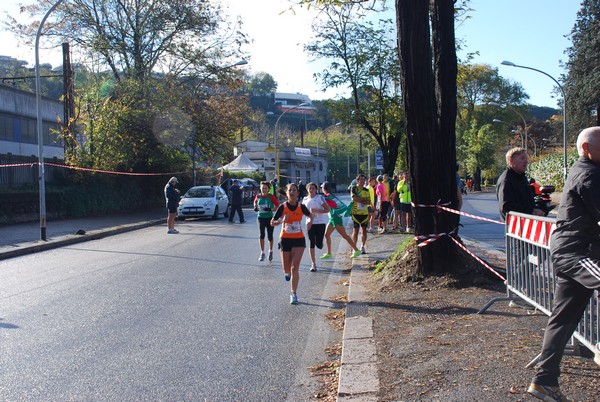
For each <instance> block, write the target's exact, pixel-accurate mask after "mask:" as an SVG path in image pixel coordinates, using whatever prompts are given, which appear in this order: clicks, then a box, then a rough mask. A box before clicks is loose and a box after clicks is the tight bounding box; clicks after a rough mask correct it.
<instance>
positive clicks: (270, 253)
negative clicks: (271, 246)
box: [269, 250, 273, 261]
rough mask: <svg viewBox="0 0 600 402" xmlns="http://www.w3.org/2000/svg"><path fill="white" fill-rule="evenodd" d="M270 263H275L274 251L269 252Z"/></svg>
mask: <svg viewBox="0 0 600 402" xmlns="http://www.w3.org/2000/svg"><path fill="white" fill-rule="evenodd" d="M269 261H273V250H269Z"/></svg>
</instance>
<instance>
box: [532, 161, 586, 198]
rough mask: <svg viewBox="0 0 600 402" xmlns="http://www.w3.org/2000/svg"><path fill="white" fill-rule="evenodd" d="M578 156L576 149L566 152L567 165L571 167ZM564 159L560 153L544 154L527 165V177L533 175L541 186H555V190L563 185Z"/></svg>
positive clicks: (559, 189)
mask: <svg viewBox="0 0 600 402" xmlns="http://www.w3.org/2000/svg"><path fill="white" fill-rule="evenodd" d="M578 157H579V156H578V155H577V151H569V152H568V153H567V167H568V168H571V166H573V163H575V161H576V160H577V158H578ZM563 166H564V160H563V154H562V153H556V154H551V155H546V156H544V157H543V158H542V159H539V160H537V161H535V162H533V163H531V164H530V165H529V168H528V172H529V177H533V178H534V179H535V181H536V182H537V183H538V184H539V185H541V186H555V187H556V191H558V192H560V191H562V189H563V187H564V177H563V176H564V175H563V169H564V167H563Z"/></svg>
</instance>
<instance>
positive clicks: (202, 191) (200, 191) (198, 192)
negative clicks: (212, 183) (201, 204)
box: [185, 188, 215, 198]
mask: <svg viewBox="0 0 600 402" xmlns="http://www.w3.org/2000/svg"><path fill="white" fill-rule="evenodd" d="M214 196H215V189H214V188H191V189H189V190H188V192H187V193H186V194H185V197H188V198H212V197H214Z"/></svg>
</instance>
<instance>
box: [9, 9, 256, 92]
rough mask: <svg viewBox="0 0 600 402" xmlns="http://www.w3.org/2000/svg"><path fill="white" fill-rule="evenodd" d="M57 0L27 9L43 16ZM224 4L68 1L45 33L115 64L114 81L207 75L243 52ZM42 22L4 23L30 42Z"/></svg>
mask: <svg viewBox="0 0 600 402" xmlns="http://www.w3.org/2000/svg"><path fill="white" fill-rule="evenodd" d="M54 3H55V0H38V1H37V3H33V4H31V5H29V6H26V7H24V9H25V10H26V11H27V12H28V13H29V14H30V16H31V17H34V18H35V17H37V16H40V15H43V14H44V13H45V12H46V10H49V9H50V7H51V6H52V5H53V4H54ZM223 18H224V17H223V13H222V10H221V9H220V6H219V5H218V4H217V3H216V2H214V1H206V0H148V1H138V0H65V1H63V3H61V5H60V6H59V7H58V8H57V9H56V11H55V12H54V13H53V14H52V15H51V16H50V17H49V19H48V21H47V22H46V24H45V32H44V36H45V37H49V38H51V39H52V40H54V41H61V42H62V41H68V42H71V43H72V44H74V46H73V47H74V48H75V49H76V51H79V52H83V53H84V54H85V55H86V58H85V59H84V61H85V62H86V63H89V62H90V61H94V62H99V63H100V65H101V66H107V67H108V68H110V70H111V72H112V74H113V77H114V79H115V80H117V81H120V80H121V79H128V78H135V79H137V80H144V79H147V78H148V77H149V76H150V75H151V73H152V72H153V71H156V70H159V71H163V72H168V73H169V74H171V75H175V76H180V75H200V76H201V75H202V74H204V73H206V72H207V71H211V68H213V69H214V66H218V65H222V64H223V60H227V59H229V58H232V57H237V56H239V46H240V45H241V44H243V43H245V41H246V39H245V37H244V35H243V34H242V33H241V32H239V31H237V30H235V29H233V28H231V27H228V26H227V24H226V23H225V20H224V19H223ZM38 24H39V23H38V22H37V21H34V22H32V23H30V24H23V23H21V22H20V21H18V20H17V19H16V17H15V16H8V18H7V20H6V21H5V23H4V25H5V26H6V27H7V28H8V29H10V30H11V31H13V32H14V33H16V34H18V35H20V36H21V37H22V38H23V39H25V40H28V41H31V40H32V39H33V37H32V35H33V33H35V32H36V30H37V25H38Z"/></svg>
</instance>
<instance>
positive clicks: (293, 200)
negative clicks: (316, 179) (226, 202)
mask: <svg viewBox="0 0 600 402" xmlns="http://www.w3.org/2000/svg"><path fill="white" fill-rule="evenodd" d="M303 187H304V186H303ZM318 190H319V187H318V186H317V184H316V183H313V182H310V183H308V184H307V185H306V191H307V194H306V196H305V197H303V198H302V199H301V198H300V187H299V185H297V184H295V183H289V184H288V185H287V186H286V187H285V195H286V197H287V200H286V201H285V202H283V203H281V204H280V203H279V200H278V199H277V197H276V196H275V195H274V194H273V193H274V191H273V188H272V183H270V182H267V181H263V182H261V183H260V194H258V195H257V196H256V198H255V199H254V210H255V211H256V212H257V213H258V214H257V215H258V224H259V246H260V255H259V258H258V260H259V261H264V260H265V258H268V260H269V261H272V260H273V246H274V239H273V230H274V227H275V226H279V225H282V230H281V234H280V239H279V243H278V248H279V252H280V255H281V262H282V267H283V272H284V276H285V280H286V281H289V282H290V287H291V293H290V303H291V304H297V303H298V296H297V289H298V283H299V280H300V276H299V268H300V263H301V261H302V255H303V254H304V249H305V248H306V239H305V234H304V232H303V230H302V220H303V219H304V217H306V231H307V234H308V240H309V255H310V259H311V267H310V271H311V272H315V271H316V270H317V256H316V250H315V249H317V248H318V249H322V248H323V246H325V247H326V252H325V253H324V254H323V255H321V256H320V257H319V258H320V259H321V260H328V259H332V258H333V252H332V242H331V235H332V234H333V232H335V231H337V232H338V233H339V234H340V236H342V238H343V239H344V240H345V241H346V242H347V243H348V245H349V246H350V248H351V249H352V258H356V257H358V256H359V255H361V254H363V253H366V244H367V233H368V232H369V231H371V232H377V231H378V232H379V233H386V232H387V224H388V212H389V210H390V207H393V208H394V209H395V210H396V211H398V212H397V213H396V212H392V214H391V215H390V216H391V217H395V219H394V220H393V222H394V226H396V225H397V224H398V221H400V220H401V221H402V224H403V225H406V226H407V228H408V227H409V225H410V221H408V219H409V217H406V218H405V217H404V216H402V214H403V213H405V212H404V211H403V210H402V209H401V208H400V206H401V205H403V204H407V205H408V207H410V183H409V181H408V178H407V177H406V176H404V175H402V179H401V180H398V182H397V183H395V182H390V181H389V179H388V176H387V175H380V176H378V177H377V178H374V177H372V178H370V180H369V183H368V184H367V177H366V176H365V175H364V174H359V175H358V176H357V177H356V182H355V184H354V185H352V186H351V188H350V195H351V199H352V202H351V203H350V204H349V205H346V204H345V203H344V202H343V201H341V200H340V199H339V198H338V197H336V196H335V195H334V194H333V192H332V188H331V183H329V182H323V183H322V184H321V193H319V191H318ZM396 194H401V195H398V200H396V201H395V202H393V201H394V199H393V198H394V197H395V195H396ZM400 199H401V201H402V202H401V201H399V200H400ZM406 201H408V202H406ZM376 206H377V208H376ZM408 211H409V212H408V213H406V215H408V216H410V215H411V214H412V213H411V212H410V209H408ZM377 212H378V226H379V230H377V229H375V230H374V225H375V217H376V213H377ZM344 216H350V217H351V219H352V226H353V230H352V234H351V235H350V234H348V233H347V232H346V229H345V227H344V224H343V218H344ZM399 216H402V217H403V218H404V219H398V218H399ZM359 233H360V235H361V237H360V247H359V238H358V236H359ZM265 238H266V240H267V241H268V248H267V249H266V248H265V246H266V243H265Z"/></svg>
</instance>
